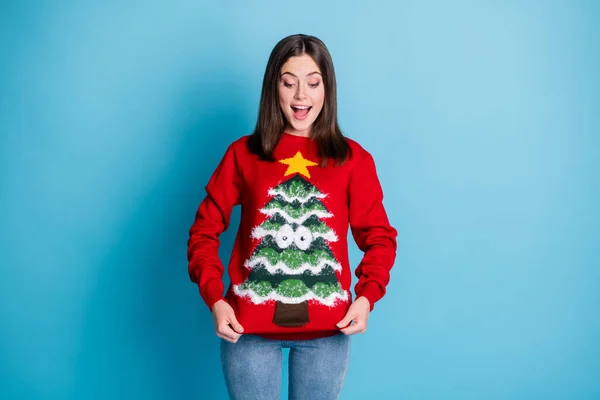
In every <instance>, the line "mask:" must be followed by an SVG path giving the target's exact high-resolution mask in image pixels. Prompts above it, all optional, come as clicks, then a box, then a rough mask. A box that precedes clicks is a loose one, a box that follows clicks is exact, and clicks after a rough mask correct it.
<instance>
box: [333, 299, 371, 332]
mask: <svg viewBox="0 0 600 400" xmlns="http://www.w3.org/2000/svg"><path fill="white" fill-rule="evenodd" d="M370 312H371V304H370V303H369V300H367V298H366V297H364V296H361V297H359V298H357V299H356V300H354V302H353V303H352V304H351V305H350V308H349V309H348V312H347V313H346V316H345V317H344V319H342V320H341V321H340V322H338V323H337V327H338V328H341V329H340V331H342V332H343V333H344V334H346V335H353V334H355V333H364V332H366V330H367V322H368V321H369V313H370ZM351 321H353V322H354V324H352V325H349V326H346V325H348V324H349V323H350V322H351ZM344 326H346V327H345V328H342V327H344Z"/></svg>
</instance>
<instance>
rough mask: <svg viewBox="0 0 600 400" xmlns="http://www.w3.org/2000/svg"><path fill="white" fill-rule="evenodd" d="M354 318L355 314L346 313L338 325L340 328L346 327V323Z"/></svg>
mask: <svg viewBox="0 0 600 400" xmlns="http://www.w3.org/2000/svg"><path fill="white" fill-rule="evenodd" d="M353 319H354V314H350V313H348V314H346V316H345V317H344V318H343V319H342V320H341V321H340V322H338V323H337V324H336V326H337V327H338V328H342V327H345V326H346V325H348V324H349V323H350V322H351V321H352V320H353Z"/></svg>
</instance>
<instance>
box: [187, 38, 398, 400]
mask: <svg viewBox="0 0 600 400" xmlns="http://www.w3.org/2000/svg"><path fill="white" fill-rule="evenodd" d="M206 192H207V195H206V197H205V198H204V200H203V201H202V203H201V204H200V206H199V208H198V211H197V213H196V218H195V221H194V223H193V225H192V227H191V228H190V238H189V241H188V260H189V275H190V278H191V280H192V281H193V282H195V283H197V284H198V287H199V290H200V295H201V296H202V298H203V300H204V301H205V302H206V304H207V306H208V307H209V308H210V309H211V311H212V314H213V316H214V321H215V330H216V334H217V336H219V337H220V338H221V360H222V367H223V372H224V375H225V382H226V384H227V390H228V392H229V396H230V398H231V399H234V400H239V399H261V400H270V399H279V395H280V390H281V373H282V371H281V368H282V351H281V349H282V348H284V347H286V348H289V349H290V353H289V398H290V399H311V400H312V399H337V398H338V396H339V393H340V391H341V389H342V385H343V383H344V379H345V376H346V372H347V368H348V362H349V357H350V335H352V334H355V333H362V332H365V331H366V329H367V321H368V318H369V313H370V311H372V310H373V306H374V304H375V302H376V301H378V300H379V299H381V298H382V297H383V296H384V294H385V292H386V286H387V284H388V282H389V277H390V269H391V268H392V266H393V264H394V259H395V256H396V230H395V229H394V228H393V227H392V226H390V223H389V221H388V218H387V215H386V212H385V209H384V207H383V203H382V201H383V192H382V189H381V185H380V183H379V180H378V177H377V173H376V169H375V163H374V161H373V157H372V156H371V155H370V154H369V153H368V152H367V151H366V150H364V149H363V148H362V147H361V146H360V145H359V144H358V143H356V142H355V141H353V140H350V139H348V138H345V137H344V136H343V135H342V132H341V131H340V128H339V126H338V122H337V104H336V80H335V74H334V68H333V62H332V60H331V56H330V54H329V51H328V50H327V48H326V47H325V45H324V44H323V42H322V41H321V40H319V39H318V38H316V37H314V36H307V35H292V36H288V37H286V38H284V39H282V40H281V41H280V42H279V43H277V45H276V46H275V48H274V49H273V51H272V53H271V56H270V57H269V61H268V64H267V68H266V72H265V75H264V81H263V87H262V95H261V99H260V109H259V113H258V121H257V124H256V128H255V129H254V132H253V133H252V134H251V135H247V136H243V137H241V138H240V139H238V140H236V141H234V142H233V143H231V144H230V145H229V147H228V149H227V151H226V152H225V155H224V157H223V159H222V160H221V162H220V163H219V165H218V167H217V168H216V170H215V171H214V173H213V175H212V177H211V178H210V180H209V182H208V184H207V185H206ZM238 204H239V205H241V208H242V209H241V221H240V226H239V229H238V233H237V236H236V239H235V243H234V246H233V251H232V253H231V258H230V261H229V265H228V273H229V277H230V280H231V284H230V286H229V288H228V289H227V293H226V294H225V296H223V290H224V285H223V281H222V277H223V273H224V266H223V264H222V263H221V261H220V260H219V257H218V247H219V235H220V234H221V233H222V232H223V231H224V230H225V229H227V227H228V225H229V219H230V215H231V210H232V208H233V206H235V205H238ZM348 226H350V228H351V231H352V235H353V238H354V240H355V241H356V243H357V245H358V247H359V248H360V249H361V250H362V251H364V257H363V259H362V261H361V262H360V264H359V265H358V267H357V268H356V270H355V273H356V276H357V278H358V282H357V284H356V285H355V287H354V290H355V293H356V299H355V300H354V301H352V294H351V292H350V285H351V280H352V271H351V269H350V265H349V261H348V243H347V233H348Z"/></svg>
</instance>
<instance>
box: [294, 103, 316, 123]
mask: <svg viewBox="0 0 600 400" xmlns="http://www.w3.org/2000/svg"><path fill="white" fill-rule="evenodd" d="M291 107H292V110H293V111H294V117H295V118H296V119H299V120H302V119H304V118H306V116H307V115H308V112H309V111H310V109H311V108H312V106H291Z"/></svg>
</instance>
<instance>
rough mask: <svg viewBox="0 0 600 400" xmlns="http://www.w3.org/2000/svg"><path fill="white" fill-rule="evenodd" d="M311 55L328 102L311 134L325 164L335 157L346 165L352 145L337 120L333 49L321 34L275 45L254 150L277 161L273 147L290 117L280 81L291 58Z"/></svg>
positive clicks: (294, 37) (250, 143)
mask: <svg viewBox="0 0 600 400" xmlns="http://www.w3.org/2000/svg"><path fill="white" fill-rule="evenodd" d="M304 54H308V55H309V56H310V57H311V58H312V59H313V60H314V61H315V63H316V64H317V65H318V66H319V69H320V70H321V73H322V76H323V83H324V85H325V101H324V103H323V108H322V110H321V112H320V113H319V116H318V117H317V119H316V120H315V122H314V123H313V125H312V127H311V132H310V136H311V138H312V139H313V140H315V141H316V142H317V147H318V149H319V150H318V156H319V157H320V158H321V166H325V165H326V164H327V161H328V159H330V158H331V159H333V160H335V161H336V164H338V165H339V164H343V163H344V161H346V159H347V158H348V156H349V153H350V146H349V145H348V141H347V140H346V138H345V137H344V135H343V134H342V131H341V130H340V127H339V125H338V121H337V99H336V83H335V71H334V69H333V61H332V60H331V55H330V54H329V50H327V47H325V44H324V43H323V42H322V41H321V40H320V39H319V38H317V37H315V36H310V35H303V34H297V35H291V36H288V37H286V38H283V39H282V40H280V41H279V43H277V44H276V45H275V47H274V48H273V51H272V52H271V55H270V56H269V61H268V62H267V69H266V70H265V76H264V79H263V86H262V93H261V97H260V106H259V110H258V120H257V122H256V127H255V128H254V132H253V133H252V135H251V136H250V139H249V140H248V147H249V149H250V151H251V152H252V153H254V154H256V155H258V156H259V157H260V158H261V159H265V160H270V161H273V160H274V159H273V150H274V149H275V146H277V143H279V140H280V139H281V135H282V134H283V132H284V130H285V127H286V119H285V115H284V114H283V111H282V110H281V108H280V106H279V92H278V84H279V79H280V76H279V74H280V71H281V67H282V66H283V64H285V63H286V62H287V60H288V59H289V58H290V57H294V56H301V55H304Z"/></svg>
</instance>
